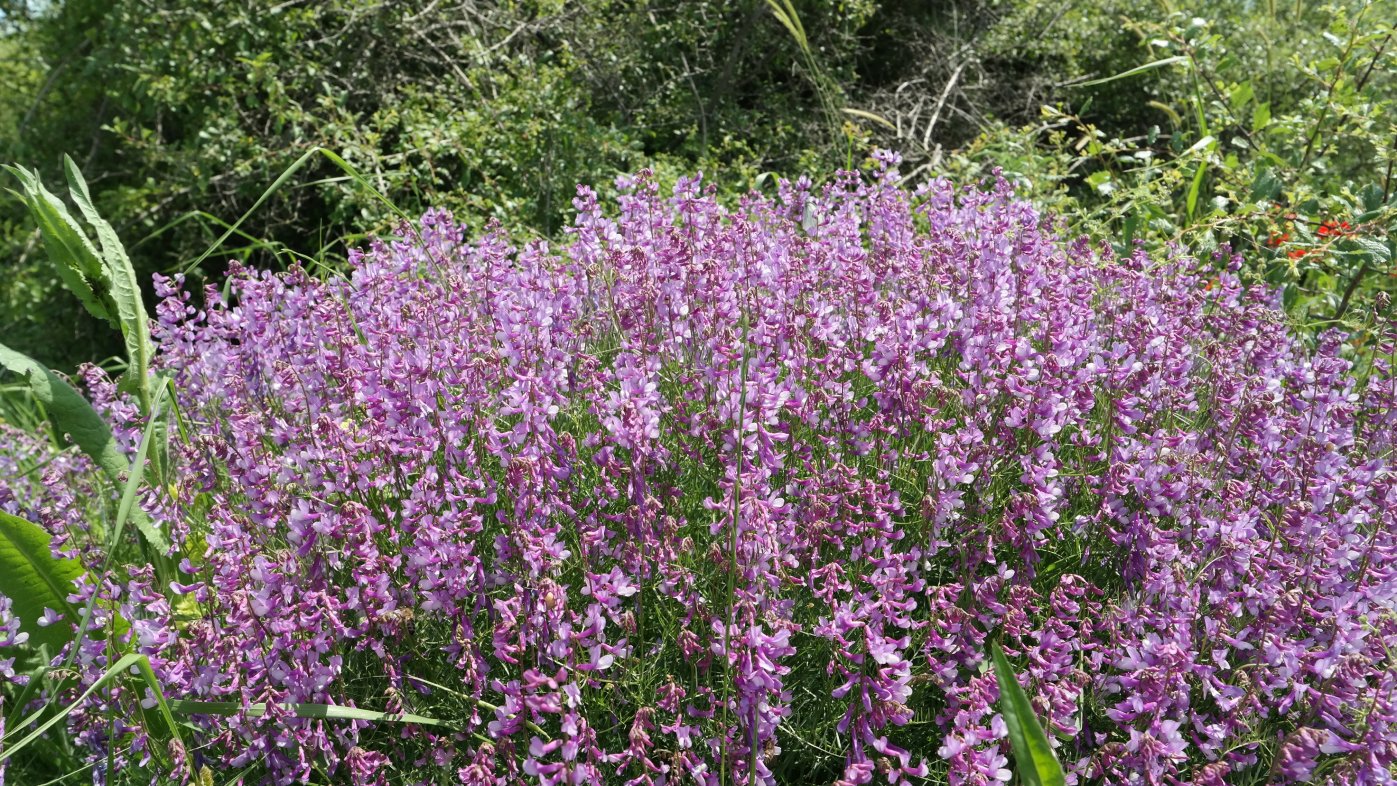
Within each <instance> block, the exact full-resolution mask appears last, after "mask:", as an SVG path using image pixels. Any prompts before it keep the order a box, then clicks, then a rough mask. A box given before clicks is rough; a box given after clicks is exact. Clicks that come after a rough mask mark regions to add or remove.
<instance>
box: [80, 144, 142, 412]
mask: <svg viewBox="0 0 1397 786" xmlns="http://www.w3.org/2000/svg"><path fill="white" fill-rule="evenodd" d="M63 169H64V172H65V174H66V175H67V177H68V192H69V194H70V195H71V196H72V198H73V202H75V203H76V204H77V206H78V210H79V211H81V212H82V215H83V218H85V219H87V223H89V224H91V225H92V227H93V228H94V229H96V230H97V240H98V242H99V243H101V246H102V266H103V268H104V270H105V272H106V276H107V282H108V285H109V287H110V301H109V303H110V305H112V306H114V307H115V310H116V317H117V321H118V324H119V327H120V328H121V335H122V338H124V339H125V343H126V358H127V363H128V366H127V370H126V378H125V382H126V388H127V389H128V390H131V391H133V392H138V393H139V394H140V396H141V404H142V407H143V408H145V409H147V410H148V409H149V406H150V393H149V388H148V385H149V380H148V379H147V377H148V376H149V372H150V358H151V354H152V349H151V343H150V319H149V318H148V317H147V316H146V308H145V303H144V302H142V301H141V287H140V284H139V282H138V281H137V279H136V271H135V270H134V269H132V267H131V260H130V258H129V257H127V255H126V249H125V247H123V246H122V244H121V241H120V240H119V239H118V238H117V236H116V230H114V229H112V225H111V224H109V223H107V221H106V220H105V219H103V218H102V216H101V215H99V214H98V213H97V209H96V208H94V207H93V206H92V196H91V194H89V193H88V190H87V181H85V180H83V177H82V173H81V172H79V171H78V167H77V164H74V163H73V159H71V158H69V157H68V156H66V155H65V156H64V157H63Z"/></svg>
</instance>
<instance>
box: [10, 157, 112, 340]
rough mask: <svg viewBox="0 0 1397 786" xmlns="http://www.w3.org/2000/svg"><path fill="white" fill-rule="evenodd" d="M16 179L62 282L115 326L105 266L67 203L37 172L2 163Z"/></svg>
mask: <svg viewBox="0 0 1397 786" xmlns="http://www.w3.org/2000/svg"><path fill="white" fill-rule="evenodd" d="M5 171H7V172H9V173H10V174H11V175H13V176H14V177H15V179H16V180H18V181H19V183H20V191H18V192H14V193H15V195H16V196H18V197H19V198H20V200H21V201H23V202H24V204H25V206H26V207H28V208H29V213H30V215H31V216H33V218H34V222H35V223H36V224H38V225H39V234H40V235H42V236H43V238H44V248H45V249H46V250H47V251H48V256H49V259H50V260H51V261H52V262H53V266H54V268H55V269H56V270H57V271H58V275H59V277H60V278H62V279H63V285H64V286H66V287H67V288H68V289H69V291H71V292H72V293H73V294H74V295H76V296H77V298H78V300H80V301H82V304H83V307H84V308H86V309H87V311H88V313H90V314H92V315H93V316H95V317H97V318H98V319H104V320H106V321H108V322H110V323H111V324H112V326H113V327H119V326H120V325H119V323H118V321H117V315H116V312H115V309H114V308H113V307H112V304H111V300H110V298H109V297H108V294H107V293H108V292H109V291H110V289H111V282H110V281H109V280H108V277H107V270H106V266H105V265H104V264H103V263H102V259H101V257H99V256H98V255H97V249H95V248H93V246H92V241H91V240H89V239H88V237H87V234H86V233H85V232H83V230H82V227H81V226H79V225H78V223H77V222H76V221H74V220H73V216H72V215H71V214H70V213H69V212H68V207H67V206H66V205H64V204H63V202H62V200H60V199H59V198H58V197H56V196H54V195H53V194H52V193H50V192H49V190H48V189H46V188H44V184H43V183H42V182H40V180H39V176H38V175H37V174H36V173H34V172H30V171H29V170H27V169H25V168H24V167H12V166H7V167H5Z"/></svg>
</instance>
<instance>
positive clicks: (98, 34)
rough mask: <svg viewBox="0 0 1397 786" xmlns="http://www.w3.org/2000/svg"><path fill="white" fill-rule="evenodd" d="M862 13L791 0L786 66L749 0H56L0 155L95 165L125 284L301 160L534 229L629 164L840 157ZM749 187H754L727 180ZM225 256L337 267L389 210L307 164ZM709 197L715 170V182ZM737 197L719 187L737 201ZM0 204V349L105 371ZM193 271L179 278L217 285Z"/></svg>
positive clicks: (30, 49)
mask: <svg viewBox="0 0 1397 786" xmlns="http://www.w3.org/2000/svg"><path fill="white" fill-rule="evenodd" d="M873 7H874V5H873V3H872V2H869V1H868V0H860V1H859V2H854V3H850V2H837V1H835V0H819V1H818V2H805V3H800V4H799V9H798V11H799V18H800V20H801V21H802V22H803V23H804V25H805V29H806V31H807V38H806V41H805V43H806V44H807V45H808V50H802V48H801V47H799V46H797V45H796V43H795V42H793V41H792V40H791V38H790V35H789V33H788V31H787V30H786V29H785V28H784V27H783V26H782V25H781V23H780V22H779V21H778V20H777V19H776V18H775V17H774V16H773V15H772V14H771V9H770V8H769V7H768V6H767V5H766V3H765V2H764V0H743V1H742V2H734V1H731V0H706V1H705V2H697V3H681V4H673V5H670V6H666V7H656V6H652V5H650V4H644V3H635V2H622V1H620V0H587V1H586V2H580V3H558V2H548V1H545V0H527V1H526V2H518V3H502V4H487V5H482V4H478V3H472V2H464V1H463V0H456V2H446V3H438V2H430V1H429V0H413V1H412V2H404V3H381V4H364V3H359V2H355V1H354V0H331V1H330V2H323V3H304V4H298V3H282V4H277V5H276V6H274V7H272V8H268V7H266V6H263V5H262V4H228V3H223V2H218V1H217V0H194V1H193V2H188V3H178V4H173V5H171V4H165V5H162V6H160V7H158V8H155V9H152V8H151V7H150V6H149V5H148V4H146V3H140V2H134V0H116V1H115V2H112V1H111V0H66V2H58V3H53V4H51V5H50V6H47V7H46V10H42V11H35V12H34V14H33V15H32V18H29V19H27V21H25V23H24V24H22V25H19V26H17V27H16V28H15V29H14V30H12V31H10V32H9V33H8V34H7V35H6V34H0V42H5V44H6V45H8V46H9V47H11V48H13V49H14V50H15V51H17V52H19V53H20V54H21V55H22V59H21V60H20V61H19V63H17V64H14V65H12V66H6V67H7V68H12V69H13V70H16V71H22V72H23V78H21V79H17V80H16V81H14V82H13V83H9V84H7V88H6V90H4V91H0V93H3V95H0V108H3V107H7V106H13V107H14V111H12V112H9V113H8V115H9V116H8V117H0V161H7V160H8V161H18V162H24V163H25V165H26V166H28V167H30V168H31V169H33V170H34V171H35V172H36V173H37V174H39V175H42V176H44V177H50V178H52V177H57V176H58V175H59V174H60V173H59V172H58V171H57V164H58V163H59V162H60V161H61V160H62V159H63V156H64V155H65V154H68V155H71V156H73V158H74V159H76V160H77V162H78V164H79V165H80V166H81V167H82V169H83V170H85V171H87V172H89V173H96V175H95V180H94V185H99V184H100V188H98V189H97V191H99V192H100V193H99V194H98V195H97V202H96V204H95V205H94V207H95V208H96V209H98V210H99V211H100V212H101V213H102V214H103V215H105V216H107V217H108V218H109V219H110V220H111V221H112V224H113V226H114V227H115V229H116V231H117V232H118V233H119V234H120V235H121V236H123V237H125V238H128V241H129V246H128V250H129V252H130V254H131V257H132V261H133V263H134V267H135V270H136V273H137V276H138V279H140V280H146V279H147V278H148V277H149V275H150V274H151V273H152V272H173V271H176V270H182V269H184V268H185V267H187V265H188V263H189V261H190V260H192V259H194V258H195V257H197V256H198V255H199V254H200V253H201V252H202V251H204V250H205V249H206V248H208V246H209V245H210V244H211V242H212V241H213V240H214V238H215V237H216V236H217V235H219V234H221V233H222V232H223V231H224V230H225V229H226V227H227V224H228V222H231V221H232V220H233V219H234V218H235V217H237V216H240V215H243V214H244V213H245V212H247V209H248V208H249V206H250V205H252V204H253V203H254V202H255V201H257V199H258V198H259V196H260V195H261V194H262V193H263V191H264V190H265V189H266V187H267V185H268V184H269V183H271V182H272V180H274V179H275V178H276V177H277V176H278V175H279V174H280V173H281V172H283V171H285V170H286V169H287V167H288V166H290V165H291V164H292V163H293V162H294V161H295V160H296V159H297V158H299V157H300V156H301V155H302V154H304V153H305V152H306V151H308V150H310V149H313V148H316V147H321V148H325V149H328V150H334V151H337V152H339V153H340V154H341V155H342V156H343V157H344V159H345V160H346V161H347V162H348V163H350V164H351V165H352V166H353V167H354V168H355V169H356V170H358V171H360V172H362V173H363V174H364V175H365V177H367V178H368V179H369V181H370V182H371V183H372V184H373V185H374V186H375V188H376V189H377V190H378V191H380V192H382V193H384V194H386V195H387V196H388V197H389V199H390V200H391V201H392V202H393V203H395V204H397V205H399V206H401V207H402V209H403V210H405V211H406V212H408V213H410V214H417V213H420V211H421V210H423V209H424V208H425V207H427V206H429V205H430V206H437V207H445V208H448V209H452V210H454V211H456V212H457V213H459V214H460V215H462V216H469V217H470V221H471V222H473V227H474V228H475V229H477V230H480V229H483V228H484V226H485V224H486V223H488V222H490V221H498V222H499V223H501V224H503V225H505V226H506V227H508V228H510V229H513V230H516V231H521V232H525V233H529V232H532V233H536V234H538V235H540V236H552V235H555V234H557V232H558V231H559V230H560V229H561V228H562V227H563V226H564V225H565V223H566V221H567V220H568V219H567V216H568V215H569V211H570V210H571V200H572V198H573V196H574V195H575V186H576V184H577V183H578V182H591V183H602V184H605V183H606V182H608V181H610V180H611V179H612V178H613V177H615V176H616V175H618V174H621V173H624V172H631V171H634V170H637V169H639V168H641V167H644V166H650V167H652V168H655V169H657V170H658V171H660V172H662V173H663V172H691V171H693V170H694V169H695V168H703V169H705V170H708V171H710V172H712V171H713V170H715V169H719V168H730V169H733V170H736V171H738V172H741V173H744V174H743V176H740V177H737V178H732V179H731V180H732V182H738V183H743V184H750V183H751V177H752V176H754V175H755V173H758V172H762V171H766V170H768V169H773V168H786V169H791V168H794V167H795V166H796V165H798V164H801V163H805V162H807V161H809V160H811V158H812V157H814V158H817V159H818V158H820V157H823V156H827V155H828V156H834V157H836V158H835V159H833V160H836V161H837V162H838V163H844V162H845V161H846V160H847V159H848V150H847V136H846V135H844V134H843V133H842V130H840V133H832V131H831V126H832V124H831V122H830V121H829V114H830V110H829V107H830V106H832V105H833V103H831V102H837V98H836V97H835V94H836V93H837V91H838V86H839V85H841V84H849V83H850V82H851V80H852V79H853V77H854V61H855V54H856V52H857V51H858V45H859V44H858V39H857V36H856V33H857V31H858V30H859V28H860V26H861V25H862V24H863V22H864V20H866V19H867V17H868V16H869V15H870V14H871V13H872V9H873ZM746 173H751V174H746ZM301 177H302V179H301V180H299V181H298V182H297V183H296V184H295V185H296V187H294V188H286V189H281V190H279V191H278V192H277V193H276V194H275V195H274V197H273V198H271V199H270V200H268V201H267V202H266V203H264V204H263V205H261V207H260V208H259V210H258V211H257V212H256V214H254V215H253V216H251V217H250V219H249V220H248V221H247V222H246V223H245V224H243V226H242V227H241V231H240V234H238V235H237V239H238V241H239V242H238V243H237V244H235V245H233V246H230V247H227V248H225V249H223V252H224V253H225V254H226V255H227V256H234V257H239V258H242V259H245V260H248V261H250V262H252V263H254V264H259V265H264V266H270V267H277V266H282V265H285V264H287V263H288V262H290V261H292V260H298V259H299V260H302V261H307V260H310V261H315V262H327V263H331V264H333V263H335V262H336V261H338V260H342V259H343V258H344V256H345V255H346V252H347V248H348V247H351V246H353V245H354V244H355V243H357V242H358V241H359V240H360V239H362V238H363V237H364V236H365V235H367V234H369V233H374V232H380V233H381V232H384V231H390V230H391V229H392V227H393V225H394V224H395V223H396V220H397V219H396V216H395V215H394V214H393V213H392V212H391V211H388V210H386V209H385V208H384V206H383V204H382V203H380V202H379V201H378V200H376V199H374V198H371V197H370V196H368V195H366V194H365V193H364V192H363V191H362V190H361V189H356V188H347V187H346V182H345V179H344V178H343V177H342V176H341V173H340V172H338V171H336V170H335V168H333V167H330V166H327V165H326V163H325V162H323V161H317V162H315V164H314V165H313V166H312V167H311V168H310V169H309V170H306V171H303V172H302V173H301ZM725 180H728V178H725ZM739 193H740V192H739ZM15 207H16V206H15V205H13V204H10V205H4V204H0V269H3V270H5V271H6V272H7V273H10V272H13V273H14V275H5V276H0V331H3V333H4V334H5V335H6V337H7V340H9V341H11V342H13V343H16V344H19V345H22V346H26V347H32V348H34V351H35V353H36V357H38V358H39V359H40V360H41V361H43V362H44V363H45V364H46V365H51V366H57V367H61V368H66V367H70V366H72V365H74V364H75V363H76V362H79V361H82V360H93V359H96V358H100V357H103V356H105V355H108V354H114V353H115V352H116V351H117V349H118V347H117V345H115V344H114V343H112V342H111V340H110V338H109V337H108V336H109V334H107V333H106V332H105V331H103V330H102V329H101V327H100V325H99V324H97V322H96V321H95V320H89V319H82V320H76V321H75V320H74V319H73V316H72V315H71V313H69V311H68V309H67V307H66V303H65V302H64V301H63V299H62V298H58V297H55V292H56V287H57V285H58V284H59V281H58V280H57V278H56V277H55V276H54V275H53V271H46V270H44V269H43V268H42V266H40V265H38V264H36V260H35V250H34V245H35V244H34V239H33V237H32V236H31V235H30V233H29V230H28V228H27V227H26V226H25V222H24V221H23V219H22V217H21V215H20V214H19V213H17V212H15V210H14V208H15ZM223 261H224V260H223V259H221V258H211V259H209V260H206V262H205V263H204V264H203V265H201V266H200V267H199V268H197V269H195V270H194V271H193V272H195V273H197V274H216V273H217V272H218V271H219V269H220V268H221V266H222V264H223Z"/></svg>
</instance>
